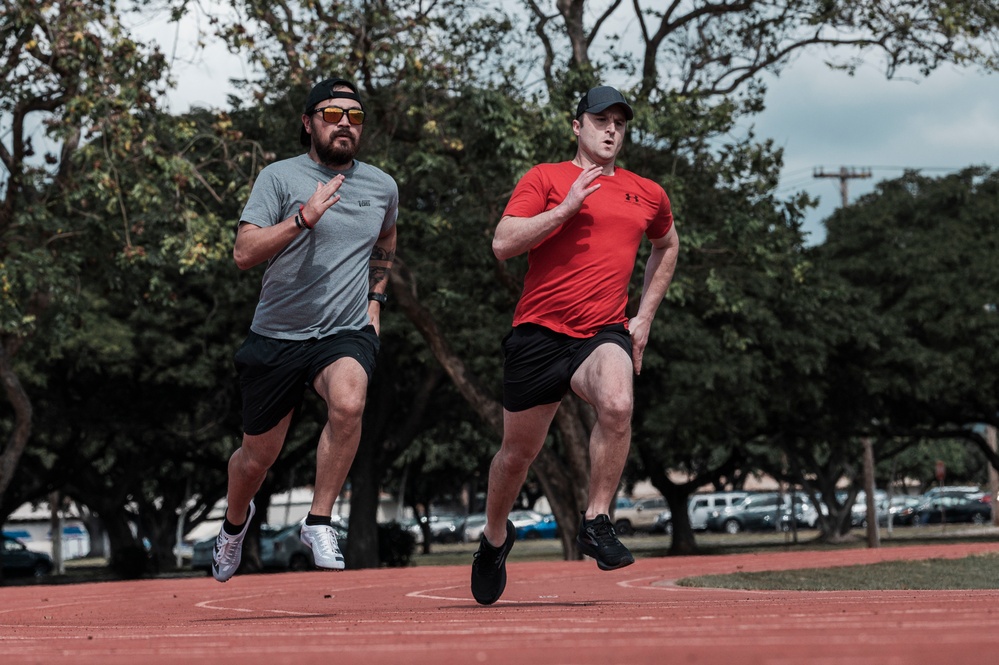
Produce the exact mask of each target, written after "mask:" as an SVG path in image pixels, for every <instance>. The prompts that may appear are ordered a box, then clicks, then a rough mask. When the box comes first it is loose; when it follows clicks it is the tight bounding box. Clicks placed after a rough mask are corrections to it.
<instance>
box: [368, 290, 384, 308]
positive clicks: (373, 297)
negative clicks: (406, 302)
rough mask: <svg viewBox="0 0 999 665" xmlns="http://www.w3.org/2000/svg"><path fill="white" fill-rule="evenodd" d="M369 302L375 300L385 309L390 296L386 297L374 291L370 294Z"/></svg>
mask: <svg viewBox="0 0 999 665" xmlns="http://www.w3.org/2000/svg"><path fill="white" fill-rule="evenodd" d="M368 300H374V301H375V302H377V303H378V304H379V305H381V306H382V307H384V306H385V303H387V302H388V296H387V295H385V294H384V293H375V292H374V291H372V292H371V293H369V294H368Z"/></svg>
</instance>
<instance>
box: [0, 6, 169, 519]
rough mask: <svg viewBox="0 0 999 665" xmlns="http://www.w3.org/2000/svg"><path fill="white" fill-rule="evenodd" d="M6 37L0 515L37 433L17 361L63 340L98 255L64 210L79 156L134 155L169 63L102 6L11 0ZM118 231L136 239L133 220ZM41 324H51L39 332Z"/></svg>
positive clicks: (1, 68)
mask: <svg viewBox="0 0 999 665" xmlns="http://www.w3.org/2000/svg"><path fill="white" fill-rule="evenodd" d="M0 39H2V44H3V46H2V49H3V53H2V56H3V57H2V58H0V73H2V75H3V80H4V81H5V85H4V92H3V95H2V96H0V114H2V115H0V118H2V121H0V122H2V124H3V126H4V129H5V133H7V135H8V136H9V142H8V140H5V141H4V142H2V143H0V160H2V163H3V167H4V173H3V181H2V182H0V196H2V198H0V246H2V251H0V255H2V256H3V261H2V264H0V280H2V283H3V289H2V290H0V378H2V381H3V385H4V394H5V397H6V398H7V399H6V404H7V407H8V408H9V411H8V413H9V416H10V419H9V420H7V419H6V418H5V427H4V436H5V441H4V443H3V449H2V452H0V514H7V513H5V512H4V510H5V509H4V507H3V506H4V505H6V504H5V502H4V495H5V492H6V490H7V488H8V486H9V485H10V483H11V481H12V479H13V477H14V473H15V471H16V469H17V466H18V462H19V460H20V458H21V455H22V454H23V452H24V449H25V447H26V446H27V444H28V441H29V439H30V437H31V433H32V428H33V406H32V399H31V397H30V396H29V394H28V392H27V390H26V388H25V386H24V376H25V373H26V372H29V371H30V361H29V364H28V365H24V364H19V363H18V356H19V354H20V352H21V351H22V348H23V346H24V344H25V342H26V341H27V340H29V339H31V338H32V337H34V336H35V335H37V334H38V333H39V331H44V334H45V335H46V336H47V337H50V338H51V339H53V340H56V341H57V340H58V339H59V338H60V337H61V335H62V334H63V328H62V326H64V325H66V324H67V321H68V318H69V313H70V312H71V311H72V310H73V308H74V304H75V303H74V300H75V298H74V295H75V289H76V279H77V273H78V270H79V269H80V267H81V265H82V264H83V263H85V262H86V261H88V260H90V259H91V258H93V257H92V255H89V254H88V248H87V244H86V237H85V234H84V230H83V229H82V228H81V221H82V220H81V218H80V216H79V215H78V214H77V211H74V210H73V209H72V208H70V207H69V206H67V205H66V203H67V197H66V194H67V192H71V191H73V189H74V188H75V187H76V186H77V184H78V179H79V177H80V175H81V174H80V172H79V171H78V170H77V169H76V163H75V161H74V157H75V155H76V153H77V152H78V150H79V149H80V147H81V145H82V144H83V143H85V142H87V141H94V142H96V144H97V145H98V146H100V148H101V149H102V150H105V151H107V153H108V154H113V153H115V152H116V151H119V150H128V148H129V147H130V146H131V145H132V143H133V141H134V140H135V139H136V137H137V136H138V135H139V134H140V133H141V131H142V130H141V124H140V122H139V118H140V116H141V115H142V113H143V111H145V110H148V109H151V108H154V107H155V103H156V98H157V94H158V92H160V91H161V89H160V87H159V86H161V85H162V81H163V77H164V75H165V62H164V60H163V58H162V56H161V55H160V54H159V53H158V52H157V51H155V50H149V49H146V48H145V47H143V46H141V45H139V44H138V43H136V42H135V41H133V40H132V39H130V38H129V37H128V35H127V34H125V31H124V30H123V29H122V27H121V24H120V22H119V21H118V17H117V15H115V14H114V13H113V11H112V10H111V9H110V8H108V7H107V6H105V4H104V3H100V2H43V3H37V2H23V1H21V0H4V2H3V14H2V18H0ZM107 175H108V178H109V180H108V182H107V183H106V185H107V188H108V191H109V192H110V193H111V194H112V197H114V198H112V200H113V201H118V202H120V201H121V198H120V197H121V195H122V192H120V191H116V190H115V183H114V179H113V178H114V176H115V174H114V173H110V174H107ZM114 195H117V197H115V196H114ZM119 223H120V224H121V227H120V228H122V230H123V231H124V232H125V233H126V235H127V233H128V220H127V217H124V216H122V217H121V218H120V219H119ZM81 241H82V242H81ZM53 312H54V313H53ZM43 316H47V317H48V318H47V323H48V326H47V327H40V326H39V323H40V321H41V319H42V317H43Z"/></svg>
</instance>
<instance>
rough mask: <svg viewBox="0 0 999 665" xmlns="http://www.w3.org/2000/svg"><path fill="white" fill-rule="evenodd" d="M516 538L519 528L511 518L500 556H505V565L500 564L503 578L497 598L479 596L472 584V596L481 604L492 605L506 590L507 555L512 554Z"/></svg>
mask: <svg viewBox="0 0 999 665" xmlns="http://www.w3.org/2000/svg"><path fill="white" fill-rule="evenodd" d="M482 537H483V538H485V535H483V536H482ZM515 540H517V529H516V528H515V527H514V526H513V522H511V521H510V520H507V521H506V540H505V541H503V552H502V554H500V556H501V557H502V558H503V565H502V566H500V571H501V573H502V578H501V581H500V585H499V588H498V589H497V590H496V597H495V598H479V597H478V596H476V595H475V588H474V587H475V585H474V584H473V585H472V597H473V598H475V602H477V603H478V604H479V605H492V604H493V603H495V602H496V601H497V600H499V599H500V596H502V595H503V592H504V591H506V557H507V555H509V554H510V550H512V549H513V543H514V541H515ZM487 542H488V541H487ZM472 572H473V573H474V572H475V568H474V566H473V568H472Z"/></svg>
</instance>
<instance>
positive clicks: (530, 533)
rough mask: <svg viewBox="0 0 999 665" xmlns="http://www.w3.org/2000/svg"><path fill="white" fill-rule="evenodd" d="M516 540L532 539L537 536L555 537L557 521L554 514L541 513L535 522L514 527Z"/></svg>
mask: <svg viewBox="0 0 999 665" xmlns="http://www.w3.org/2000/svg"><path fill="white" fill-rule="evenodd" d="M516 529H517V539H518V540H534V539H538V538H555V537H556V536H558V523H556V522H555V516H554V515H542V516H541V519H540V520H538V521H537V522H531V523H529V524H524V525H523V526H518V527H516Z"/></svg>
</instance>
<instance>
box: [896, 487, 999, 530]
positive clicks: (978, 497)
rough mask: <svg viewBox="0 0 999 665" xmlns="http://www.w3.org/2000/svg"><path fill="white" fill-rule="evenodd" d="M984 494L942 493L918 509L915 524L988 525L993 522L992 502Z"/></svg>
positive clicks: (914, 519)
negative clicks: (960, 523)
mask: <svg viewBox="0 0 999 665" xmlns="http://www.w3.org/2000/svg"><path fill="white" fill-rule="evenodd" d="M990 498H991V497H990V496H989V495H988V494H986V493H984V492H976V493H974V494H969V493H966V492H963V491H955V492H941V493H938V494H936V495H935V496H933V497H932V498H931V499H929V500H928V501H924V502H923V503H921V504H920V505H919V507H918V508H917V509H916V512H915V516H914V518H913V524H916V525H920V524H941V523H944V522H946V523H953V522H971V523H973V524H987V523H989V522H991V521H992V502H991V500H990Z"/></svg>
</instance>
